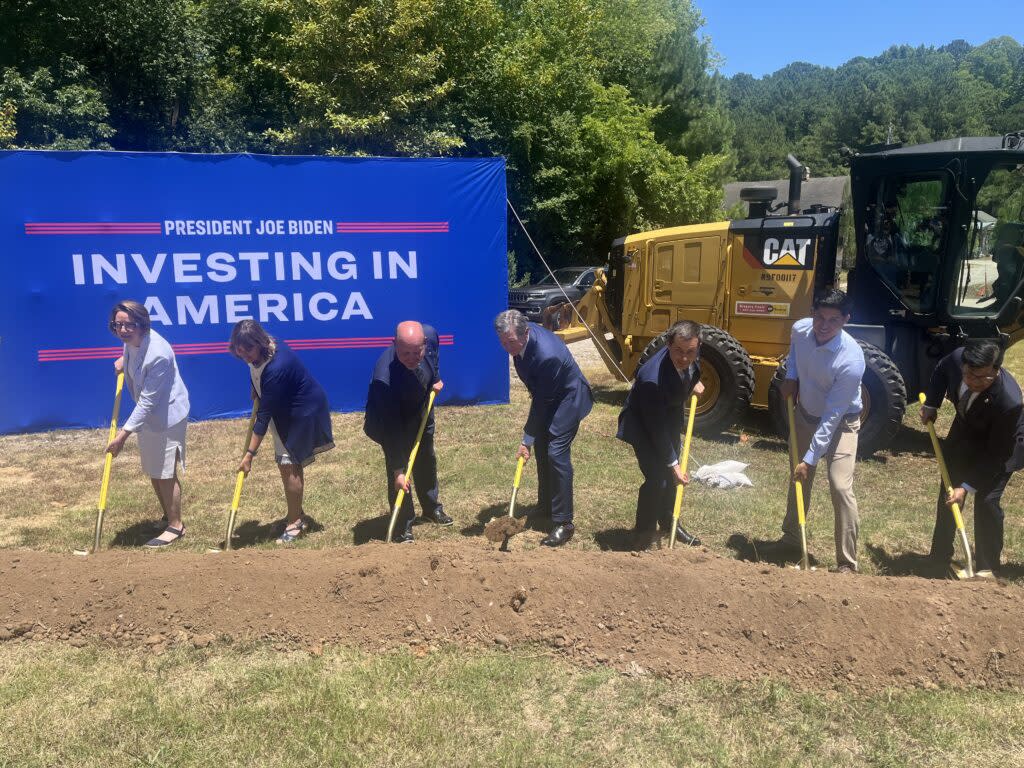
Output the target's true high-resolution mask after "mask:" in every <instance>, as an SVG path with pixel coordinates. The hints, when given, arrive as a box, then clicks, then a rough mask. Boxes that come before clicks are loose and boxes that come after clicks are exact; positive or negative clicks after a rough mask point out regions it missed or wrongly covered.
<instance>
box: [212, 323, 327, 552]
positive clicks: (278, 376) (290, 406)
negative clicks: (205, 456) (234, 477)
mask: <svg viewBox="0 0 1024 768" xmlns="http://www.w3.org/2000/svg"><path fill="white" fill-rule="evenodd" d="M229 349H230V351H231V354H233V355H234V356H235V357H237V358H239V359H240V360H244V361H245V362H246V363H248V364H249V373H250V379H251V382H252V387H253V391H254V392H255V394H256V396H257V397H259V399H260V404H259V408H258V409H257V411H256V422H255V424H254V426H253V430H252V439H251V440H250V442H249V447H248V449H247V450H246V452H245V457H244V458H243V459H242V463H241V464H240V465H239V467H238V469H239V471H241V472H245V473H246V474H248V473H249V470H250V469H252V460H253V457H254V456H256V452H257V451H258V450H259V448H260V445H261V444H262V443H263V438H264V437H265V436H266V434H267V431H268V430H269V432H270V434H271V435H272V437H273V444H274V457H275V459H276V460H277V466H278V469H279V470H280V471H281V481H282V483H284V495H285V499H286V501H287V502H288V514H287V517H286V518H285V528H284V532H283V533H282V534H281V535H280V536H279V537H278V539H277V541H278V543H281V544H288V543H291V542H293V541H295V540H296V539H297V538H299V537H300V536H301V535H302V534H303V533H304V532H305V531H306V529H307V528H309V521H308V520H307V519H306V516H305V514H304V512H303V509H302V497H303V492H304V490H305V476H304V474H303V468H304V467H306V466H307V465H309V464H312V463H313V461H314V459H315V458H316V455H317V454H318V453H322V452H323V451H327V450H330V449H331V448H333V447H334V437H333V434H332V432H331V412H330V408H329V406H328V404H327V395H326V393H325V392H324V390H323V388H322V387H321V386H320V384H318V383H317V381H316V379H314V378H313V376H312V375H311V374H310V373H309V371H308V370H306V366H304V365H303V364H302V362H301V361H300V360H299V358H298V357H296V356H295V353H294V352H292V350H291V349H289V347H288V345H287V344H285V343H284V342H283V341H279V340H277V339H275V338H274V337H272V336H271V335H270V334H268V333H267V332H266V331H265V330H264V329H263V327H262V326H261V325H260V324H259V323H257V322H256V321H255V320H242V321H241V322H239V323H237V324H236V325H235V327H234V329H233V330H232V331H231V341H230V344H229Z"/></svg>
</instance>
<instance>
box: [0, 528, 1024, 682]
mask: <svg viewBox="0 0 1024 768" xmlns="http://www.w3.org/2000/svg"><path fill="white" fill-rule="evenodd" d="M1022 597H1024V594H1022V590H1021V589H1020V588H1017V587H1012V586H1006V585H1002V584H996V583H992V582H985V583H953V582H937V581H926V580H922V579H917V578H883V577H865V576H848V575H833V574H828V573H824V572H816V573H803V572H799V571H793V570H789V569H782V568H777V567H773V566H766V565H762V564H752V563H743V562H738V561H734V560H729V559H725V558H722V557H718V556H715V555H710V554H708V553H707V552H705V551H702V550H687V549H683V550H675V551H668V550H662V551H658V552H647V553H619V552H585V551H572V550H565V551H560V550H547V549H534V550H529V551H524V552H516V551H513V552H509V553H502V552H498V551H497V550H495V549H494V547H493V545H491V544H488V543H486V542H485V541H483V540H476V541H473V542H459V543H444V544H424V543H417V544H415V545H411V546H410V545H405V546H390V547H389V546H386V545H384V544H377V543H374V544H368V545H365V546H360V547H354V548H347V549H336V550H303V549H297V550H290V551H285V552H266V551H250V552H246V551H241V552H238V551H235V552H230V553H224V554H221V555H205V556H204V555H198V554H191V553H173V552H172V553H159V554H156V553H154V554H148V553H142V552H138V551H124V550H115V551H108V552H101V553H100V554H98V555H95V556H92V557H89V558H86V559H80V558H75V557H73V556H71V555H66V556H65V555H55V554H46V553H39V552H30V551H12V550H8V551H3V552H0V640H3V641H7V642H32V641H38V640H50V641H59V642H67V643H70V644H72V645H76V646H81V645H85V644H87V643H92V642H98V643H101V644H102V643H107V644H111V645H118V646H139V647H146V648H149V649H151V650H152V651H153V652H155V653H160V652H162V651H163V650H164V649H165V648H167V647H168V646H169V645H171V644H174V643H191V644H192V645H194V646H197V647H206V646H208V645H211V644H215V643H226V642H249V641H263V642H268V643H269V644H271V645H272V646H273V647H277V648H279V649H281V650H291V649H309V650H310V651H311V652H313V653H318V652H319V649H322V647H323V645H324V644H325V643H342V644H347V645H352V646H357V647H360V648H363V649H366V650H369V651H379V650H386V649H392V648H397V647H402V646H404V647H408V648H411V649H412V651H413V652H414V653H418V654H424V653H429V652H431V650H433V649H436V648H437V647H439V646H440V645H441V644H446V643H455V644H459V645H469V646H477V647H479V646H495V645H497V646H499V647H511V648H515V647H516V646H522V645H524V644H528V643H530V644H540V645H541V646H543V647H547V648H549V649H550V652H551V653H553V654H558V655H562V656H565V657H568V658H569V659H571V660H573V661H575V662H577V663H581V664H587V665H589V664H609V665H613V666H615V667H616V668H618V669H620V670H622V671H623V672H624V673H626V674H631V675H644V674H659V675H669V676H688V677H695V676H711V677H715V678H719V679H727V680H751V679H758V678H765V677H774V678H785V679H788V680H790V681H792V682H793V683H795V684H796V685H798V686H809V687H823V686H836V685H838V686H843V687H847V686H854V687H857V688H861V689H867V690H874V689H878V688H881V687H886V686H891V685H896V686H914V685H917V686H924V687H933V686H937V685H941V686H956V687H960V686H979V687H1000V688H1001V687H1020V686H1021V683H1022V681H1024V677H1022V675H1024V655H1022V653H1021V648H1020V645H1021V638H1022V637H1024V616H1022V614H1021V611H1020V609H1019V607H1020V602H1021V598H1022Z"/></svg>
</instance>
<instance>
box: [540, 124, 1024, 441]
mask: <svg viewBox="0 0 1024 768" xmlns="http://www.w3.org/2000/svg"><path fill="white" fill-rule="evenodd" d="M787 164H788V165H789V167H790V184H789V200H788V201H787V202H786V203H785V205H786V211H785V213H779V214H776V213H774V211H775V210H776V209H778V208H781V207H782V205H783V204H781V203H780V204H779V205H773V200H774V198H775V196H776V191H775V189H774V188H771V187H752V188H747V189H744V190H743V192H742V193H741V198H742V199H743V200H744V201H746V202H747V203H748V205H749V215H748V217H747V218H746V219H743V220H738V221H723V222H716V223H713V224H697V225H692V226H682V227H671V228H667V229H659V230H654V231H651V232H641V233H638V234H634V235H628V236H626V237H622V238H619V239H618V240H616V241H615V242H614V243H613V244H612V249H611V252H610V254H609V266H608V267H607V268H606V269H605V270H604V272H603V273H602V274H601V275H599V276H598V278H597V280H596V282H595V285H594V287H593V288H592V289H591V290H590V291H589V292H588V293H587V294H586V295H585V296H584V297H583V299H582V300H581V301H580V302H579V303H578V304H577V306H576V310H577V312H578V313H579V314H578V315H577V314H576V313H575V312H570V311H563V312H560V313H553V314H552V315H551V317H552V318H554V319H555V320H554V324H555V325H557V326H558V327H557V328H556V329H555V330H556V332H557V333H558V334H559V335H560V336H561V337H562V338H563V339H564V340H565V341H566V342H567V343H568V342H573V341H580V340H583V339H588V338H592V336H591V334H590V331H589V330H588V329H587V327H585V325H584V323H585V324H586V325H587V326H590V327H591V328H592V329H594V331H595V335H596V337H597V338H596V342H597V343H598V344H599V346H601V347H602V348H603V352H604V354H605V356H606V358H607V360H606V362H607V363H608V368H609V370H610V371H612V373H613V374H615V375H617V376H618V375H619V371H620V370H621V373H622V374H624V375H625V376H626V377H627V378H632V376H633V373H634V371H635V370H636V368H637V366H638V365H640V364H641V363H643V362H644V361H645V360H646V359H647V358H648V357H650V356H651V355H652V354H654V352H655V351H657V349H658V348H659V347H660V346H661V345H662V344H664V338H663V333H664V332H665V331H666V330H667V329H668V327H669V326H670V325H672V323H674V322H676V321H677V320H681V319H689V320H696V321H698V322H700V323H703V324H705V329H704V331H703V333H702V343H701V356H702V359H703V367H702V371H703V373H702V381H703V383H704V385H705V389H704V393H703V394H702V395H701V397H700V399H699V401H698V404H697V416H696V429H697V431H698V432H699V433H703V434H709V433H717V432H721V431H722V430H725V429H727V428H729V427H730V426H731V425H732V424H734V423H735V421H736V420H737V419H738V418H739V417H740V416H741V415H742V414H743V413H744V411H745V410H746V409H747V407H748V406H753V407H755V408H768V409H770V410H771V412H772V417H773V420H774V421H775V423H776V425H777V426H778V428H779V430H780V432H782V433H785V431H786V426H785V425H786V413H785V407H784V403H783V402H782V400H781V398H779V397H778V393H777V379H778V378H779V377H780V375H781V364H782V363H783V362H784V357H785V355H786V352H787V350H788V347H789V336H790V329H791V328H792V325H793V323H794V322H795V321H796V320H798V319H800V318H802V317H806V316H808V315H810V313H811V301H812V298H813V295H814V294H815V292H816V291H818V290H820V289H823V288H825V287H829V286H833V285H836V284H837V282H838V280H839V265H838V263H837V255H836V254H837V239H838V234H839V217H840V211H838V210H836V209H829V208H824V207H822V206H811V207H810V208H807V209H804V208H802V207H801V203H800V191H801V184H802V181H803V180H804V179H805V178H806V177H807V175H808V173H807V169H806V168H805V167H804V166H803V165H802V164H801V163H800V162H799V161H797V160H796V159H795V158H793V156H792V155H790V156H789V157H787ZM850 173H851V188H852V200H853V209H854V210H853V216H854V224H855V231H856V241H857V242H856V245H857V249H856V252H857V257H856V264H855V267H854V268H853V269H852V270H851V271H850V273H849V275H848V291H849V293H850V294H851V296H852V298H853V301H854V314H853V321H852V322H851V324H849V325H848V326H847V331H849V332H850V333H851V334H852V335H853V336H854V337H855V338H856V339H857V340H858V341H859V342H860V343H861V346H862V347H863V349H864V353H865V359H866V362H867V371H866V373H865V376H864V381H863V395H864V413H863V416H862V429H861V436H860V445H861V451H862V453H865V454H867V453H871V452H873V451H875V450H877V449H879V448H881V447H884V446H885V445H887V444H888V443H889V441H890V440H891V439H892V437H893V436H894V435H895V433H896V431H897V430H898V429H899V426H900V424H901V422H902V419H903V415H904V412H905V410H906V405H907V402H908V399H916V396H917V392H918V391H920V389H921V388H922V387H923V385H924V384H925V383H926V381H927V378H928V377H929V376H930V375H931V371H932V369H933V368H934V366H935V364H936V362H937V361H938V359H939V358H940V357H942V356H943V355H944V354H946V353H947V352H949V351H950V350H951V349H953V348H954V347H955V346H957V345H959V344H962V343H963V340H964V339H966V338H968V337H975V336H981V337H988V338H998V339H999V340H1000V341H1001V342H1002V343H1003V344H1004V345H1009V344H1011V343H1013V342H1015V341H1017V340H1018V339H1020V338H1021V337H1022V336H1024V319H1022V306H1024V298H1022V297H1024V133H1016V134H1009V135H1007V136H1003V137H989V138H961V139H952V140H949V141H941V142H935V143H932V144H925V145H919V146H913V147H901V146H899V145H887V146H883V147H877V148H873V149H870V150H865V151H863V152H861V153H858V154H854V155H852V157H851V158H850ZM564 309H566V310H568V309H569V308H568V307H566V308H564ZM559 320H561V322H559ZM581 320H582V321H581Z"/></svg>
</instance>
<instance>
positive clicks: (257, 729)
mask: <svg viewBox="0 0 1024 768" xmlns="http://www.w3.org/2000/svg"><path fill="white" fill-rule="evenodd" d="M0 709H2V710H3V711H4V713H5V715H6V717H7V718H8V720H9V722H11V723H16V724H17V726H16V735H15V734H14V732H13V731H12V734H11V737H10V738H7V739H4V740H2V741H0V765H3V766H8V765H9V766H18V768H34V767H36V766H48V767H49V766H75V767H76V768H89V767H92V766H97V767H101V768H120V766H139V765H159V766H210V765H218V766H246V767H247V768H248V767H250V766H275V768H278V767H284V768H287V767H288V766H388V767H389V768H390V767H391V766H414V765H416V766H421V765H422V766H425V765H444V766H482V765H500V766H541V765H542V766H552V767H554V766H580V765H586V766H594V767H604V766H616V767H618V766H675V765H688V766H689V765H699V766H731V765H743V766H751V768H760V767H764V768H768V767H769V766H770V767H772V768H774V766H779V765H786V766H820V765H847V766H854V767H856V766H904V765H913V766H919V767H921V768H926V767H928V766H943V767H944V766H948V765H959V764H961V763H962V761H963V760H964V759H965V758H967V759H969V761H970V762H971V763H972V764H979V765H1016V764H1018V762H1019V756H1020V754H1021V750H1022V749H1024V741H1022V739H1021V735H1020V734H1021V730H1020V724H1021V723H1022V722H1024V705H1022V701H1021V698H1020V696H1019V695H1018V694H1014V693H994V692H984V691H974V692H965V691H960V692H953V691H934V692H929V691H907V692H890V693H886V694H881V695H877V696H871V697H866V696H858V695H855V694H850V693H849V692H822V693H817V694H813V693H799V692H796V691H794V690H792V689H790V688H787V687H786V686H783V685H778V684H776V683H771V682H765V683H758V684H742V685H740V684H727V683H717V682H711V681H701V682H678V681H677V682H673V681H668V680H661V679H653V678H639V679H636V678H628V677H625V676H621V675H618V674H616V673H615V672H614V671H611V670H608V669H599V670H594V671H581V670H578V669H574V668H572V667H570V666H569V665H567V664H565V663H562V662H559V661H554V660H550V659H547V658H545V657H543V656H541V657H529V656H526V655H524V654H510V653H500V652H493V653H474V654H470V653H466V652H461V651H457V650H454V649H449V650H445V651H441V652H439V653H435V654H431V655H429V656H427V657H425V658H415V657H413V656H412V655H411V654H409V653H407V652H393V653H389V654H386V655H381V656H372V657H371V656H367V655H365V654H359V653H355V652H352V651H347V650H344V649H328V650H327V651H325V653H324V654H323V655H322V656H318V657H311V656H309V655H308V654H305V653H300V652H293V653H275V652H273V651H271V650H270V649H268V648H265V647H250V648H241V649H236V650H224V649H220V650H216V651H193V650H191V649H188V650H185V649H178V650H173V651H171V652H169V653H167V654H165V655H163V656H160V657H154V656H152V655H150V654H148V653H146V652H124V651H113V650H109V649H107V650H100V649H97V648H84V649H81V650H73V649H69V648H62V647H57V646H49V645H44V644H39V643H34V644H30V645H22V646H9V647H7V648H5V649H4V650H3V652H2V653H0ZM524 712H528V713H529V714H528V715H525V714H524Z"/></svg>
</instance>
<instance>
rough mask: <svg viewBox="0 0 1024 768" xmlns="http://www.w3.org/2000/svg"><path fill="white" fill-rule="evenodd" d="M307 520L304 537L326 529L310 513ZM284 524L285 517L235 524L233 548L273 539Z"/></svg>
mask: <svg viewBox="0 0 1024 768" xmlns="http://www.w3.org/2000/svg"><path fill="white" fill-rule="evenodd" d="M306 522H307V523H309V527H308V528H306V532H305V533H304V534H303V535H302V538H306V537H307V536H309V535H311V534H314V533H320V532H321V531H323V529H324V526H323V524H322V523H320V522H319V521H317V519H316V518H315V517H312V516H310V515H306ZM284 525H285V524H284V520H283V519H281V520H273V521H271V522H269V523H261V522H260V521H259V520H246V521H245V522H244V523H241V524H239V525H236V526H235V535H234V536H232V537H231V548H232V549H244V548H245V547H255V546H258V545H259V544H266V543H267V542H269V541H273V540H274V539H276V538H277V537H278V536H280V535H281V534H282V533H284ZM219 546H220V547H221V548H223V547H224V542H223V540H222V541H220V543H219Z"/></svg>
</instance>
